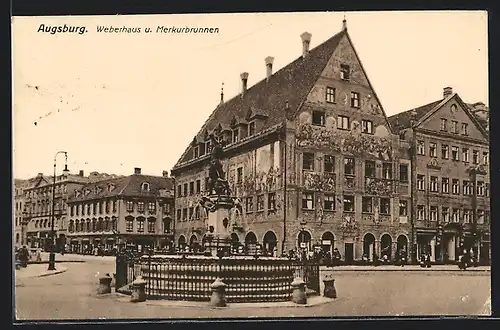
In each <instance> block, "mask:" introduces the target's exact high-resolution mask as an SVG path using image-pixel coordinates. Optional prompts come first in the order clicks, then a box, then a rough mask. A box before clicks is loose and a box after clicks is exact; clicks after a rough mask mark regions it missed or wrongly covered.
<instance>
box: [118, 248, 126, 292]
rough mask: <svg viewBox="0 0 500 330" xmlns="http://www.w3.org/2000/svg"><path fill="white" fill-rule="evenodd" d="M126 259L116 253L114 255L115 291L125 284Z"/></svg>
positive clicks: (119, 253)
mask: <svg viewBox="0 0 500 330" xmlns="http://www.w3.org/2000/svg"><path fill="white" fill-rule="evenodd" d="M127 266H128V265H127V258H126V256H125V255H124V254H123V253H121V252H118V253H117V254H116V270H115V274H116V275H115V291H117V290H119V289H120V288H122V287H123V286H124V285H126V284H127Z"/></svg>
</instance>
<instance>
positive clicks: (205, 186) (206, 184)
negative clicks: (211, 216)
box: [203, 177, 210, 192]
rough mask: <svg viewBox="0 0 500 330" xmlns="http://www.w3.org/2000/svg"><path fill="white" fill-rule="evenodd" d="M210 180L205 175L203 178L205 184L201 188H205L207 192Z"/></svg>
mask: <svg viewBox="0 0 500 330" xmlns="http://www.w3.org/2000/svg"><path fill="white" fill-rule="evenodd" d="M209 181H210V178H208V177H206V178H205V185H204V186H203V188H204V189H205V192H208V189H209V187H208V182H209Z"/></svg>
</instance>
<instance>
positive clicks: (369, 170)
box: [365, 160, 375, 178]
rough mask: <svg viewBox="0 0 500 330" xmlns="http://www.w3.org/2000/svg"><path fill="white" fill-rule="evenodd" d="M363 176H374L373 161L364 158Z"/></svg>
mask: <svg viewBox="0 0 500 330" xmlns="http://www.w3.org/2000/svg"><path fill="white" fill-rule="evenodd" d="M365 177H367V178H374V177H375V162H374V161H373V160H365Z"/></svg>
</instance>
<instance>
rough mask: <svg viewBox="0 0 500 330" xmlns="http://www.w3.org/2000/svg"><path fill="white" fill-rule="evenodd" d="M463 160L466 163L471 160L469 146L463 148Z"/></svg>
mask: <svg viewBox="0 0 500 330" xmlns="http://www.w3.org/2000/svg"><path fill="white" fill-rule="evenodd" d="M462 161H464V162H465V163H468V162H469V149H467V148H462Z"/></svg>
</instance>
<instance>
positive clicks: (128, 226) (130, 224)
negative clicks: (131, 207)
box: [125, 220, 134, 232]
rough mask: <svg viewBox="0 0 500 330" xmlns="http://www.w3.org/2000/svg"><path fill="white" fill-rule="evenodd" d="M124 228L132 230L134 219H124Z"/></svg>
mask: <svg viewBox="0 0 500 330" xmlns="http://www.w3.org/2000/svg"><path fill="white" fill-rule="evenodd" d="M125 230H126V231H128V232H132V231H134V220H127V221H126V228H125Z"/></svg>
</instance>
